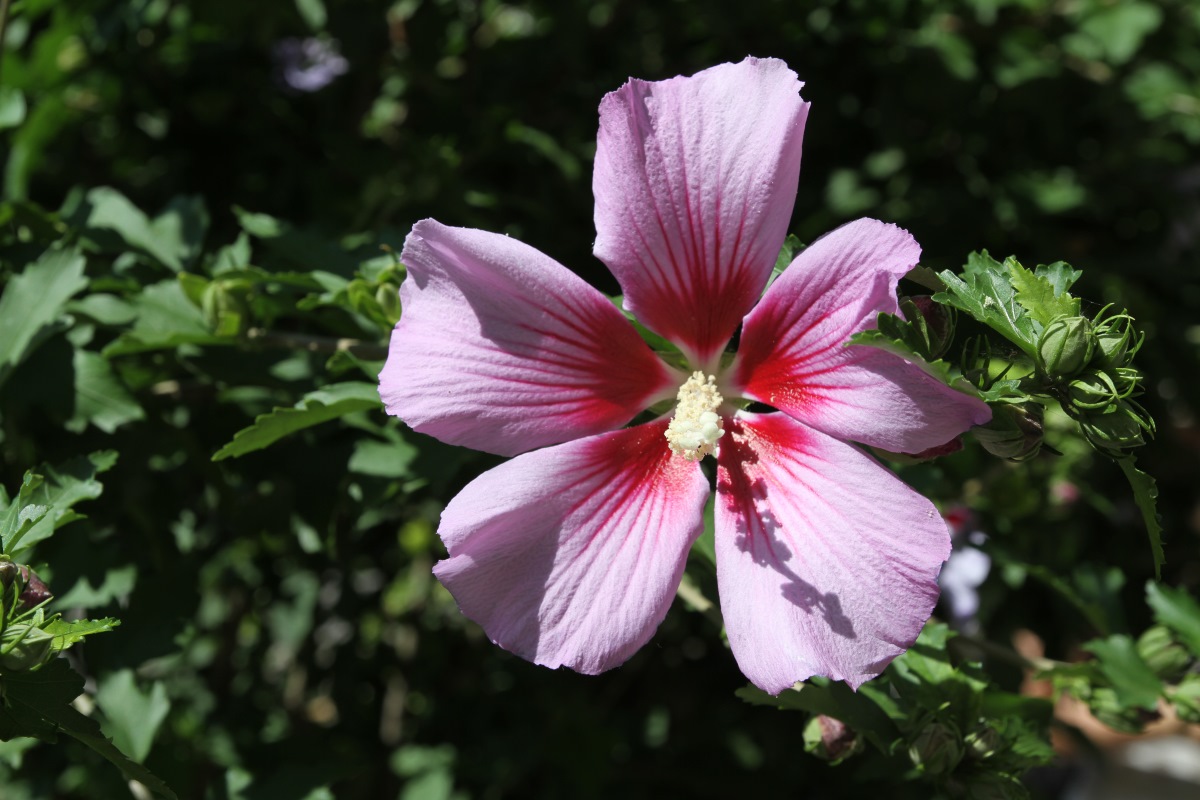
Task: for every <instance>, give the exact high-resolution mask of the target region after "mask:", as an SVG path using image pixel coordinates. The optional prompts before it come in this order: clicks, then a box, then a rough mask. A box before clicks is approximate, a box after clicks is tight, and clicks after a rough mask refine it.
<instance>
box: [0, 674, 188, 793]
mask: <svg viewBox="0 0 1200 800" xmlns="http://www.w3.org/2000/svg"><path fill="white" fill-rule="evenodd" d="M0 690H2V692H3V696H4V701H5V702H4V704H3V706H0V739H11V738H12V737H14V736H36V737H37V738H39V739H45V740H46V741H56V740H57V734H59V733H65V734H67V735H68V736H71V737H73V738H74V739H76V740H78V741H79V742H80V743H82V744H84V745H86V746H87V747H90V748H91V749H92V750H94V751H95V752H96V753H97V754H99V755H100V756H102V757H104V758H105V759H107V760H108V761H110V762H112V763H113V764H114V765H115V766H116V767H117V768H118V769H120V770H121V772H122V773H123V774H124V775H125V777H126V778H127V779H129V780H135V781H137V782H139V783H141V784H142V785H143V786H145V787H146V788H147V789H149V790H150V791H152V792H154V793H155V794H157V795H158V796H159V797H163V798H167V800H177V798H176V796H175V793H174V792H173V791H171V789H170V787H168V786H167V785H166V784H165V783H163V782H162V781H161V780H160V779H159V778H158V777H157V776H156V775H154V774H153V773H152V772H150V770H148V769H146V768H145V767H143V766H142V765H140V764H137V763H135V762H133V761H131V760H130V759H129V758H128V757H127V756H126V755H125V754H124V753H122V752H121V751H120V750H119V749H118V748H117V747H116V745H114V744H113V743H112V741H110V740H109V739H107V738H105V737H104V735H103V734H102V733H101V732H100V725H99V723H97V722H96V720H94V719H91V718H90V717H86V716H84V715H83V714H81V713H79V711H77V710H76V709H75V708H74V706H72V705H71V701H72V700H74V699H75V698H76V697H78V696H79V695H80V694H81V693H82V692H83V678H82V677H80V676H79V675H77V674H76V673H75V672H74V671H73V670H72V669H71V668H70V667H69V666H67V662H66V661H64V660H63V659H61V658H60V659H55V660H54V661H51V662H50V663H49V664H47V665H46V666H44V667H42V668H41V669H39V670H37V671H35V672H22V673H16V674H11V675H5V676H4V677H3V678H0Z"/></svg>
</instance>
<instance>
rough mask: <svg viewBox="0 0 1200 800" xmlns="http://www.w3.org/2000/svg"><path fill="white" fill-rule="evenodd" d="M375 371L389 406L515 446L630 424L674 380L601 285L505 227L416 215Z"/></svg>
mask: <svg viewBox="0 0 1200 800" xmlns="http://www.w3.org/2000/svg"><path fill="white" fill-rule="evenodd" d="M402 259H403V261H404V263H405V264H406V265H407V266H408V277H406V278H405V280H404V285H403V286H401V288H400V298H401V303H402V305H403V309H404V311H403V316H402V317H401V319H400V322H399V323H398V324H397V325H396V329H395V330H394V331H393V332H392V340H391V347H390V352H389V354H388V360H387V363H386V364H385V365H384V368H383V372H382V373H381V374H380V376H379V393H380V395H381V396H382V398H383V401H384V403H385V405H386V406H387V410H388V413H389V414H395V415H396V416H398V417H400V418H401V419H403V420H404V421H405V422H406V423H408V424H409V425H410V426H411V427H412V428H413V429H415V430H418V431H420V432H421V433H427V434H429V435H430V436H435V437H437V438H438V439H441V440H442V441H444V442H449V443H450V444H458V445H465V446H467V447H472V448H475V449H477V450H486V451H488V452H492V453H499V454H500V455H515V454H517V453H522V452H525V451H526V450H532V449H534V448H536V447H542V446H544V445H548V444H556V443H558V442H564V441H568V440H570V439H575V438H578V437H580V436H586V435H589V434H593V433H598V432H600V431H605V430H612V429H614V428H618V427H620V426H621V425H624V424H625V423H626V422H628V421H629V420H630V419H632V418H633V417H634V416H635V415H636V414H637V413H638V412H640V411H642V410H643V409H645V408H646V407H647V406H649V405H651V404H652V403H653V402H656V401H657V400H659V399H663V398H669V397H671V396H672V395H673V394H674V390H675V384H676V383H677V381H676V380H675V379H674V378H673V377H672V375H671V373H670V371H669V370H668V369H667V367H666V366H665V365H664V364H663V363H662V361H660V360H659V359H658V357H657V356H655V355H654V353H653V352H652V351H651V350H650V349H649V348H648V347H647V346H646V344H645V343H644V342H643V341H642V339H641V337H639V336H638V334H637V332H636V331H635V330H634V328H633V326H632V325H630V324H629V321H628V320H626V319H625V317H624V316H623V315H622V314H621V312H620V311H619V310H618V309H617V308H616V307H615V306H614V305H613V304H612V303H611V302H610V301H609V300H608V299H606V298H605V297H604V295H602V294H600V293H599V292H597V291H596V290H595V289H593V288H591V287H590V286H588V285H587V284H586V283H584V282H583V280H582V279H580V278H578V277H577V276H575V275H573V274H572V273H571V272H569V271H568V270H567V269H566V268H564V267H563V266H561V265H559V264H558V263H557V262H555V261H554V260H553V259H551V258H549V257H548V256H545V255H543V254H542V253H540V252H538V251H537V250H534V249H533V248H532V247H529V246H528V245H524V244H522V243H520V242H518V241H516V240H515V239H510V238H508V237H507V236H500V235H499V234H494V233H485V232H484V231H477V230H471V229H468V228H450V227H447V226H445V225H441V224H439V223H437V222H435V221H433V220H424V221H422V222H418V223H417V224H416V225H415V226H414V227H413V229H412V233H410V234H409V236H408V239H407V241H406V242H405V244H404V253H403V255H402Z"/></svg>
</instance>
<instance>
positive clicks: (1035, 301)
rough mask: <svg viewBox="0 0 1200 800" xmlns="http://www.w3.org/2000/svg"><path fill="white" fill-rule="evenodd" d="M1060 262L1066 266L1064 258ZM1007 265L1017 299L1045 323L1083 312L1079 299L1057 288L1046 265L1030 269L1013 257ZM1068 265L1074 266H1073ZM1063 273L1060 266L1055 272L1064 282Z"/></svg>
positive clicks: (1008, 260)
mask: <svg viewBox="0 0 1200 800" xmlns="http://www.w3.org/2000/svg"><path fill="white" fill-rule="evenodd" d="M1058 264H1059V265H1062V266H1066V265H1065V264H1063V262H1061V261H1060V262H1058ZM1004 266H1005V268H1006V269H1007V270H1008V275H1009V280H1010V281H1012V286H1013V289H1015V290H1016V292H1017V302H1018V303H1020V304H1021V307H1022V308H1024V309H1025V310H1026V311H1028V312H1029V316H1031V317H1033V318H1034V319H1035V320H1037V321H1038V322H1039V323H1041V325H1043V326H1045V325H1049V324H1050V323H1051V322H1053V321H1054V320H1055V319H1057V318H1059V317H1076V316H1079V299H1078V298H1075V297H1072V296H1071V295H1070V294H1067V293H1066V292H1064V291H1059V290H1056V289H1055V286H1054V284H1053V283H1052V282H1051V281H1050V278H1049V277H1048V276H1047V275H1046V274H1044V273H1043V272H1042V271H1043V270H1045V269H1046V268H1045V267H1039V268H1038V272H1037V273H1034V272H1030V271H1029V270H1027V269H1025V267H1023V266H1021V265H1020V264H1019V263H1018V262H1017V260H1016V259H1015V258H1011V257H1010V258H1008V259H1007V260H1006V261H1005V262H1004ZM1056 266H1057V265H1056ZM1066 268H1067V269H1070V267H1069V266H1067V267H1066ZM1063 274H1064V273H1063V271H1062V269H1061V267H1059V268H1058V269H1057V270H1056V273H1055V275H1056V277H1057V278H1058V279H1059V281H1060V282H1061V281H1062V278H1063Z"/></svg>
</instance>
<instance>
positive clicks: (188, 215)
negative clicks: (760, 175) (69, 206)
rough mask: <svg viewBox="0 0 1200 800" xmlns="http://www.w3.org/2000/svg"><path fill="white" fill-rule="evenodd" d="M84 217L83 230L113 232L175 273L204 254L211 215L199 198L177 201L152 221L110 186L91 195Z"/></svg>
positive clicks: (88, 197) (96, 189)
mask: <svg viewBox="0 0 1200 800" xmlns="http://www.w3.org/2000/svg"><path fill="white" fill-rule="evenodd" d="M82 214H83V215H84V217H83V219H82V220H81V226H82V227H84V228H86V229H91V230H99V231H109V232H111V233H113V234H115V235H116V236H118V237H120V239H121V240H122V241H123V242H124V243H125V244H126V245H128V246H129V247H131V248H134V249H137V250H140V251H142V252H143V253H145V254H146V255H148V256H150V257H151V258H153V259H154V260H155V261H157V262H158V263H160V264H162V265H163V266H165V267H167V268H168V269H170V270H172V271H173V272H179V271H180V270H182V269H183V268H184V266H185V265H186V264H187V263H188V262H190V261H191V260H192V259H193V258H195V256H196V255H197V254H198V253H199V252H200V246H201V243H202V241H203V239H204V234H205V232H206V231H207V229H208V212H207V211H206V210H205V208H204V202H203V200H202V199H200V198H198V197H176V198H173V199H172V200H171V202H170V203H169V204H168V205H167V207H166V208H165V209H163V212H162V213H161V214H159V215H158V216H157V217H155V218H154V219H153V220H151V219H150V218H149V217H148V216H147V215H146V214H145V212H143V211H142V210H141V209H140V208H138V207H137V206H135V205H134V204H133V203H131V202H129V199H128V198H126V197H125V195H123V194H121V193H120V192H118V191H117V190H116V189H113V188H110V187H108V186H100V187H97V188H95V189H92V190H90V191H89V192H88V193H87V196H86V198H85V205H84V208H83V209H82ZM108 249H111V248H108Z"/></svg>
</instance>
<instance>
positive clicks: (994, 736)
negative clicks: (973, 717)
mask: <svg viewBox="0 0 1200 800" xmlns="http://www.w3.org/2000/svg"><path fill="white" fill-rule="evenodd" d="M1003 743H1004V740H1003V738H1002V737H1001V736H1000V734H999V733H998V732H997V731H996V729H995V728H993V727H991V726H990V725H981V726H979V727H978V728H976V729H975V730H973V731H971V732H970V733H969V734H967V738H966V742H965V744H966V746H967V757H968V758H974V759H980V760H982V759H985V758H991V757H992V756H993V755H995V754H996V751H997V750H999V749H1000V746H1001V745H1002V744H1003Z"/></svg>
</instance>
